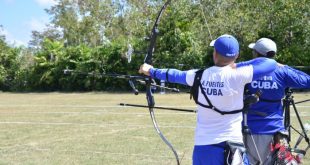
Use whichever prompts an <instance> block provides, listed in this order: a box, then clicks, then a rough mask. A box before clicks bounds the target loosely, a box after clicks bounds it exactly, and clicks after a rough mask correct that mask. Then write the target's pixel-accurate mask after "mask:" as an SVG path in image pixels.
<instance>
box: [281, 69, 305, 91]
mask: <svg viewBox="0 0 310 165" xmlns="http://www.w3.org/2000/svg"><path fill="white" fill-rule="evenodd" d="M283 67H284V68H285V73H286V76H285V82H286V85H287V86H288V87H292V88H310V76H309V75H308V74H306V73H304V72H302V71H299V70H296V69H293V68H291V67H289V66H283Z"/></svg>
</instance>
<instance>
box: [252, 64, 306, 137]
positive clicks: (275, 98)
mask: <svg viewBox="0 0 310 165" xmlns="http://www.w3.org/2000/svg"><path fill="white" fill-rule="evenodd" d="M247 87H248V89H249V91H250V92H251V93H255V92H256V91H257V90H258V89H260V90H261V91H262V95H261V96H260V98H261V100H260V101H259V102H257V103H256V104H253V105H252V106H251V107H250V110H254V111H257V112H263V113H265V114H266V116H260V115H256V114H255V113H249V114H248V126H249V128H250V130H251V133H252V134H266V135H273V134H275V133H276V132H278V131H284V123H283V107H282V102H281V99H282V98H283V97H284V95H285V93H284V92H285V88H287V87H291V88H310V76H309V75H307V74H306V73H304V72H301V71H299V70H296V69H293V68H291V67H289V66H278V67H277V69H276V70H275V71H274V72H273V73H271V74H268V75H266V76H263V77H261V78H260V79H258V80H255V81H252V82H251V84H249V85H247ZM264 100H266V101H264Z"/></svg>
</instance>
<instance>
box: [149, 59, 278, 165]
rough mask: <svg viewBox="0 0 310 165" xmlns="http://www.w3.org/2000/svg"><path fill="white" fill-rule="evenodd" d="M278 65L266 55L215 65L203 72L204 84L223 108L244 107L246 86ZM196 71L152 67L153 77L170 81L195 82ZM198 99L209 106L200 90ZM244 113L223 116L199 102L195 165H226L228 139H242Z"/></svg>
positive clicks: (235, 140)
mask: <svg viewBox="0 0 310 165" xmlns="http://www.w3.org/2000/svg"><path fill="white" fill-rule="evenodd" d="M275 68H276V62H275V61H274V60H271V59H267V58H257V59H254V60H251V61H247V62H242V63H238V64H237V67H236V68H232V67H230V66H225V67H217V66H212V67H210V68H208V69H206V70H205V71H204V72H203V75H202V78H201V83H202V87H203V89H204V90H205V93H206V94H207V95H208V98H209V99H210V101H211V103H212V104H213V105H214V106H215V107H217V108H218V109H220V110H221V111H233V110H239V109H242V108H243V93H244V86H245V84H247V83H250V82H251V81H252V80H256V79H258V78H260V77H262V76H264V75H266V74H268V73H271V72H272V71H273V70H274V69H275ZM195 71H196V70H189V71H179V70H176V69H170V70H169V71H168V73H167V69H156V68H152V69H151V70H150V74H151V77H153V78H157V79H161V80H166V79H167V78H168V81H169V82H171V83H180V84H184V85H188V86H192V85H193V81H194V77H195ZM198 100H199V102H201V103H203V104H205V105H208V103H207V101H206V100H205V98H204V97H203V95H202V94H201V91H200V90H199V95H198ZM241 123H242V113H236V114H228V115H221V114H219V113H218V112H216V111H214V110H212V109H208V108H204V107H201V106H199V105H198V108H197V125H196V131H195V148H194V154H193V164H219V165H220V164H224V153H223V151H224V147H225V142H226V141H228V140H229V141H234V142H241V143H242V142H243V138H242V124H241Z"/></svg>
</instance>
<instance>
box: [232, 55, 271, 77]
mask: <svg viewBox="0 0 310 165" xmlns="http://www.w3.org/2000/svg"><path fill="white" fill-rule="evenodd" d="M248 65H252V66H253V78H252V80H257V79H259V78H260V77H262V76H264V75H267V74H269V73H272V72H273V71H274V70H275V69H276V68H277V62H276V61H275V60H273V59H269V58H265V57H259V58H255V59H253V60H250V61H244V62H240V63H237V68H240V67H245V66H248Z"/></svg>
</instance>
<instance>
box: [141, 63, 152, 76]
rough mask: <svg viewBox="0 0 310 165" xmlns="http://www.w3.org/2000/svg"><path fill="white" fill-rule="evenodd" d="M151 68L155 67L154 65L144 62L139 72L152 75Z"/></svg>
mask: <svg viewBox="0 0 310 165" xmlns="http://www.w3.org/2000/svg"><path fill="white" fill-rule="evenodd" d="M151 68H153V66H152V65H149V64H146V63H144V64H142V65H141V66H140V69H139V73H141V74H145V75H147V76H150V69H151Z"/></svg>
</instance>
